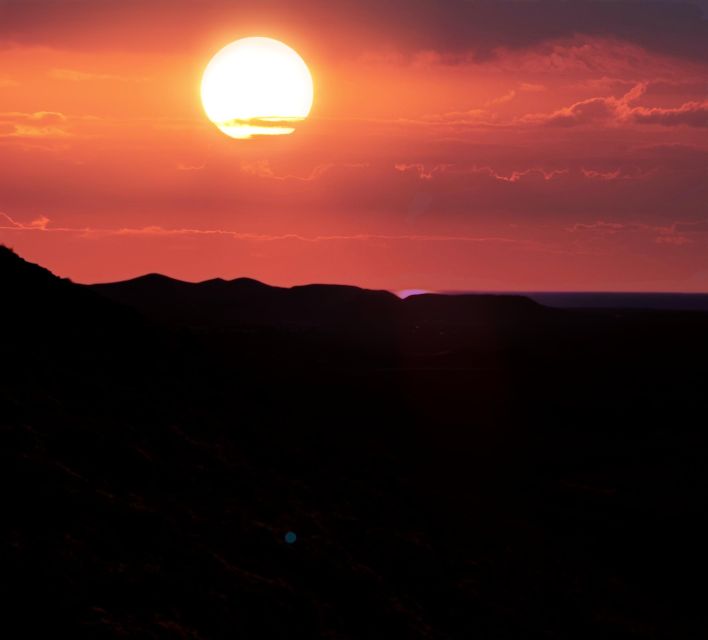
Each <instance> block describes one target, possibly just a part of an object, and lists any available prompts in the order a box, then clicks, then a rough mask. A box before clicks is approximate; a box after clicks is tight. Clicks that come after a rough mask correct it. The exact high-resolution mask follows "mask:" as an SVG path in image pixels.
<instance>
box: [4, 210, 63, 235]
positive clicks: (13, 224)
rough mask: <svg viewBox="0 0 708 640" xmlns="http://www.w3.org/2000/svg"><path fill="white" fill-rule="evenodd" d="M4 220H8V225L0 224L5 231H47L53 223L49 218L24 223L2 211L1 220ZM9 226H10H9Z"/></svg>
mask: <svg viewBox="0 0 708 640" xmlns="http://www.w3.org/2000/svg"><path fill="white" fill-rule="evenodd" d="M2 218H4V219H5V220H6V224H5V225H2V224H0V229H5V230H12V229H17V230H23V231H46V230H47V226H48V225H49V223H50V222H51V220H50V219H49V218H47V216H39V217H38V218H35V219H34V220H32V221H30V222H28V223H22V222H18V221H17V220H14V219H12V218H11V217H10V216H9V215H8V214H7V213H4V212H2V211H0V219H2ZM8 224H9V226H7V225H8Z"/></svg>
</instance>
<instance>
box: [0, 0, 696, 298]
mask: <svg viewBox="0 0 708 640" xmlns="http://www.w3.org/2000/svg"><path fill="white" fill-rule="evenodd" d="M254 35H259V36H269V37H273V38H277V39H279V40H282V41H283V42H285V43H287V44H288V45H289V46H291V47H293V48H294V49H295V50H297V51H298V53H299V54H300V55H301V56H302V57H303V59H304V60H305V62H306V63H307V65H308V66H309V69H310V71H311V73H312V77H313V79H314V87H315V90H314V91H315V92H314V96H315V97H314V105H313V108H312V112H311V114H310V117H309V118H308V119H307V120H306V121H305V122H304V123H303V124H302V125H301V126H300V127H299V128H298V129H297V131H296V132H295V133H294V134H292V135H289V136H277V137H268V138H259V139H254V140H234V139H231V138H229V137H227V136H226V135H224V134H223V133H221V132H220V131H219V130H218V129H217V128H216V127H215V126H214V125H213V124H212V123H211V122H209V121H208V119H207V118H206V116H205V114H204V111H203V108H202V104H201V100H200V94H199V87H200V81H201V76H202V73H203V71H204V69H205V67H206V65H207V64H208V62H209V60H210V59H211V57H212V56H213V55H214V54H215V53H216V52H217V51H218V50H219V49H221V48H222V47H223V46H224V45H226V44H228V43H229V42H231V41H233V40H236V39H238V38H241V37H245V36H254ZM0 243H4V244H6V245H8V246H11V247H13V248H14V249H15V250H16V251H17V252H18V253H20V255H22V256H23V257H25V258H26V259H29V260H31V261H34V262H39V263H40V264H42V265H43V266H46V267H48V268H50V269H51V270H52V271H54V272H55V273H57V274H58V275H61V276H67V277H70V278H72V279H73V280H76V281H78V282H100V281H110V280H118V279H125V278H129V277H133V276H137V275H140V274H143V273H147V272H161V273H165V274H168V275H171V276H174V277H179V278H183V279H187V280H203V279H207V278H212V277H224V278H234V277H238V276H249V277H254V278H258V279H260V280H263V281H265V282H268V283H271V284H278V285H291V284H298V283H305V282H338V283H346V284H357V285H361V286H366V287H374V288H386V289H391V290H400V289H413V288H419V289H430V290H647V291H652V290H654V291H656V290H664V291H706V290H708V0H706V1H703V2H693V3H680V2H668V1H665V2H650V1H643V2H633V1H608V2H601V1H592V2H586V1H583V0H572V1H569V2H559V1H556V0H554V1H550V0H540V1H538V2H534V1H530V0H529V1H519V2H505V1H496V2H489V1H487V2H485V1H478V2H474V1H462V0H445V1H442V0H389V1H386V0H376V1H374V0H343V1H337V0H301V1H299V2H298V1H294V0H276V1H268V0H266V1H259V2H240V1H238V0H200V1H187V0H154V1H151V2H147V1H138V0H9V1H8V0H0Z"/></svg>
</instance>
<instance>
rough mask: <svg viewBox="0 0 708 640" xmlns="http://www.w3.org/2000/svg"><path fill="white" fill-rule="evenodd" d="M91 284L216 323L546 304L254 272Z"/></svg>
mask: <svg viewBox="0 0 708 640" xmlns="http://www.w3.org/2000/svg"><path fill="white" fill-rule="evenodd" d="M90 288H91V289H92V290H94V291H97V292H99V293H101V294H102V295H105V296H106V297H109V298H111V299H113V300H115V301H117V302H120V303H123V304H127V305H130V306H132V307H135V308H136V309H139V310H140V311H141V312H143V313H145V314H146V315H148V316H151V317H154V318H157V319H159V320H160V321H163V322H164V321H168V322H171V323H178V324H182V325H188V326H202V327H212V328H215V327H236V326H241V325H252V324H259V325H271V326H286V325H287V326H303V327H304V326H327V327H330V328H335V327H336V328H339V329H344V328H349V329H351V330H355V329H357V328H358V327H361V326H366V327H369V328H371V327H373V326H378V328H379V329H388V328H391V327H392V326H400V327H402V326H407V325H410V324H411V323H413V324H415V323H420V322H421V321H423V320H428V321H433V322H443V323H446V324H450V325H454V324H456V325H466V324H483V323H489V322H496V321H504V320H505V319H506V318H514V317H526V316H527V315H528V314H532V315H533V316H534V317H535V316H538V315H539V314H541V313H543V311H544V309H543V307H541V305H538V304H537V303H535V302H533V301H531V300H530V299H528V298H524V297H521V296H503V295H460V296H455V295H420V296H412V297H410V298H408V299H407V300H400V299H399V298H398V297H397V296H395V295H394V294H392V293H390V292H388V291H374V290H370V289H363V288H360V287H355V286H350V285H332V284H308V285H300V286H294V287H291V288H284V287H273V286H270V285H267V284H264V283H262V282H259V281H257V280H252V279H250V278H239V279H236V280H231V281H224V280H221V279H213V280H207V281H205V282H199V283H187V282H181V281H179V280H173V279H171V278H164V277H162V278H160V277H152V276H151V277H143V278H137V279H134V280H127V281H124V282H117V283H110V284H96V285H90Z"/></svg>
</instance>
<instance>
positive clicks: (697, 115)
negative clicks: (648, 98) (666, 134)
mask: <svg viewBox="0 0 708 640" xmlns="http://www.w3.org/2000/svg"><path fill="white" fill-rule="evenodd" d="M630 117H631V118H632V120H634V122H636V123H638V124H658V125H662V126H664V127H675V126H679V125H686V126H688V127H708V100H704V101H703V102H695V101H692V102H687V103H685V104H683V105H681V106H680V107H678V108H675V109H662V108H660V107H653V108H647V107H636V108H635V109H632V110H631V113H630Z"/></svg>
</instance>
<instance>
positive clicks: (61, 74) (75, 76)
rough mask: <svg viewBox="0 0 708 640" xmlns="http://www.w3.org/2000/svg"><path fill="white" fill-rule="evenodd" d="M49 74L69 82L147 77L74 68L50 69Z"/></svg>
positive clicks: (132, 80) (144, 80) (134, 79)
mask: <svg viewBox="0 0 708 640" xmlns="http://www.w3.org/2000/svg"><path fill="white" fill-rule="evenodd" d="M49 76H50V77H51V78H54V79H55V80H68V81H70V82H86V81H92V80H112V81H117V82H147V81H148V78H142V77H135V78H131V77H128V76H117V75H113V74H110V73H95V72H91V71H78V70H76V69H52V70H51V71H50V72H49Z"/></svg>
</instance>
